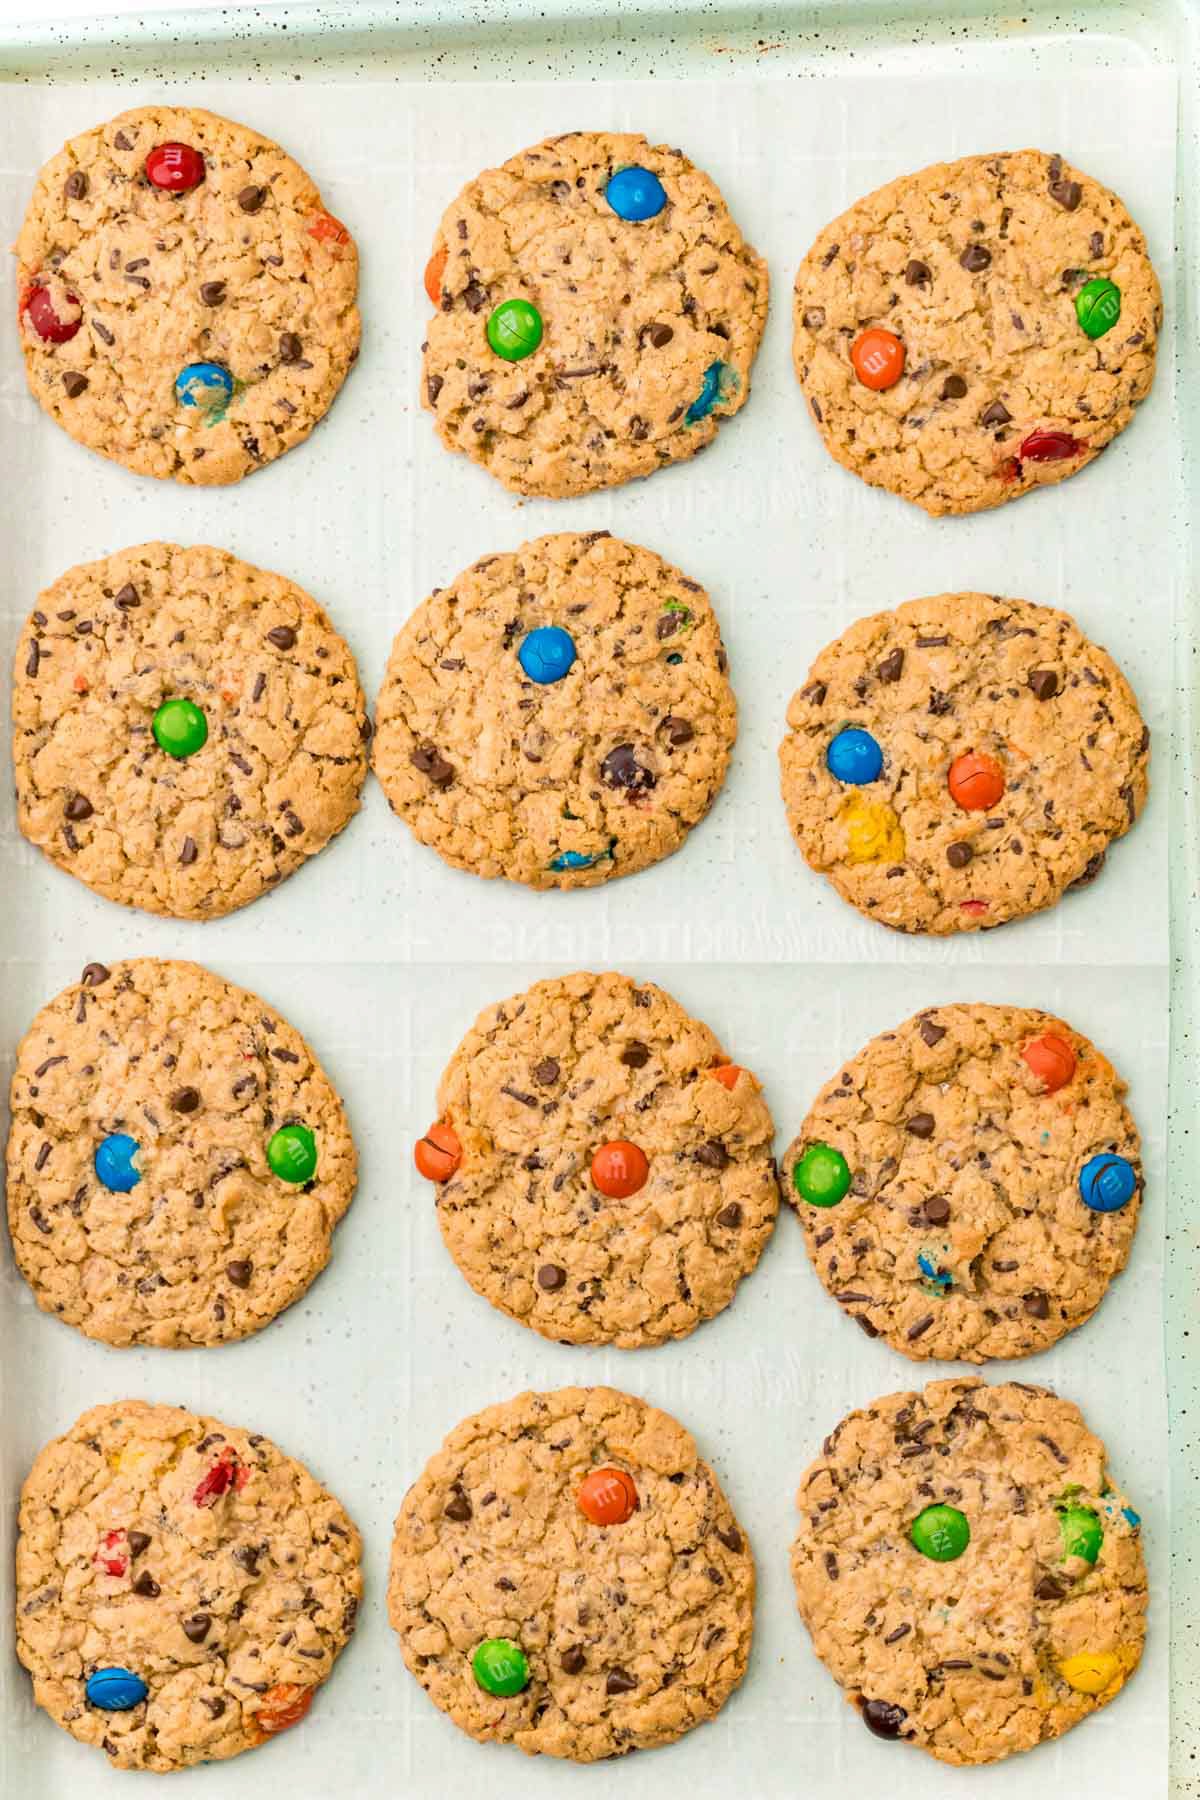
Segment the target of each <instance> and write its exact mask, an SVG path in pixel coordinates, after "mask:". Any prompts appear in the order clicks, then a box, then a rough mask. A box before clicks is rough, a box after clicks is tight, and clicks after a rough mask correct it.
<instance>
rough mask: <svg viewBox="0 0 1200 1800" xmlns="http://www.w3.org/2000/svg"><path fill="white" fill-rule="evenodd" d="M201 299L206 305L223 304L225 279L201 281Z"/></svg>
mask: <svg viewBox="0 0 1200 1800" xmlns="http://www.w3.org/2000/svg"><path fill="white" fill-rule="evenodd" d="M200 300H201V303H202V304H203V305H204V306H221V305H223V304H224V300H225V283H224V282H223V281H202V282H201V283H200Z"/></svg>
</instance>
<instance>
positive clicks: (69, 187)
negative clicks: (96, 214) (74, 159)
mask: <svg viewBox="0 0 1200 1800" xmlns="http://www.w3.org/2000/svg"><path fill="white" fill-rule="evenodd" d="M87 191H88V178H87V176H86V175H85V174H84V172H83V170H82V169H72V170H71V173H70V174H69V175H68V176H67V179H66V180H65V181H64V182H63V193H64V194H65V195H66V197H67V199H68V200H82V199H83V197H84V195H85V194H86V193H87Z"/></svg>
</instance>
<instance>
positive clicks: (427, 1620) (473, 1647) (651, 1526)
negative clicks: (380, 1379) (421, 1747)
mask: <svg viewBox="0 0 1200 1800" xmlns="http://www.w3.org/2000/svg"><path fill="white" fill-rule="evenodd" d="M388 1616H389V1617H390V1619H391V1621H392V1624H393V1626H394V1627H395V1629H396V1633H397V1635H398V1636H399V1639H400V1647H401V1649H402V1651H403V1653H404V1660H405V1662H406V1663H407V1664H408V1667H409V1669H410V1670H411V1671H412V1673H413V1674H414V1675H415V1676H416V1678H417V1680H418V1681H419V1682H420V1683H421V1686H422V1687H423V1688H424V1689H425V1691H426V1693H427V1694H428V1695H429V1697H430V1699H431V1700H432V1701H433V1703H434V1705H435V1706H437V1707H439V1708H440V1709H441V1711H442V1712H445V1713H449V1715H450V1717H451V1718H452V1719H453V1720H454V1723H455V1724H456V1725H457V1726H459V1728H460V1729H461V1730H463V1731H466V1732H469V1733H470V1735H471V1736H472V1737H473V1738H477V1739H479V1740H480V1741H482V1742H499V1743H513V1744H516V1745H517V1746H518V1747H519V1748H520V1749H522V1750H524V1751H526V1752H527V1753H528V1754H530V1755H537V1754H539V1753H540V1754H543V1755H547V1756H561V1757H568V1758H570V1759H571V1760H572V1761H573V1762H593V1761H595V1760H596V1759H597V1758H599V1757H608V1756H623V1755H625V1754H626V1753H627V1752H628V1751H630V1750H647V1749H651V1748H653V1747H654V1746H655V1745H658V1744H669V1743H672V1742H673V1741H674V1740H675V1739H676V1738H679V1737H682V1736H683V1734H684V1732H686V1731H690V1730H691V1728H692V1727H693V1726H694V1725H699V1724H702V1723H703V1721H704V1720H705V1719H710V1718H712V1717H713V1716H714V1715H715V1714H716V1713H718V1712H719V1711H720V1709H721V1707H722V1706H723V1705H724V1704H725V1702H726V1700H727V1699H728V1698H729V1696H730V1694H731V1693H732V1692H733V1690H734V1688H735V1687H736V1686H737V1685H738V1683H739V1682H740V1681H741V1679H742V1676H743V1675H744V1673H745V1670H746V1662H747V1658H748V1657H749V1653H750V1639H751V1634H752V1631H753V1626H754V1561H753V1558H752V1556H751V1553H750V1548H749V1546H748V1544H747V1543H746V1539H745V1537H744V1535H743V1533H742V1530H741V1528H740V1526H739V1525H738V1523H737V1520H736V1519H735V1518H734V1516H733V1513H732V1511H731V1509H730V1506H729V1502H728V1501H727V1500H726V1498H725V1496H724V1494H723V1493H722V1492H721V1489H720V1487H719V1485H718V1483H717V1478H716V1476H715V1475H714V1474H713V1472H712V1470H711V1469H710V1468H709V1467H708V1465H707V1463H704V1462H702V1461H701V1460H700V1458H699V1456H698V1455H697V1453H696V1445H695V1443H694V1441H693V1439H692V1436H691V1433H690V1432H687V1431H685V1430H684V1428H683V1427H682V1425H679V1424H677V1423H676V1421H675V1420H674V1419H672V1418H669V1417H668V1416H667V1414H666V1413H662V1412H658V1411H657V1410H656V1409H655V1408H654V1407H652V1406H647V1405H646V1403H645V1402H644V1401H642V1400H635V1399H632V1398H631V1397H630V1396H629V1395H628V1394H622V1393H618V1392H616V1391H615V1390H614V1389H613V1388H603V1387H599V1388H560V1389H559V1390H558V1391H557V1392H556V1393H550V1394H521V1395H519V1396H518V1397H517V1398H516V1399H515V1400H509V1401H507V1402H505V1403H504V1404H502V1405H500V1406H490V1407H488V1408H487V1410H486V1411H485V1412H481V1413H477V1414H476V1415H475V1417H474V1418H471V1419H466V1420H464V1422H463V1423H462V1424H461V1425H459V1426H458V1427H456V1429H455V1430H454V1431H452V1432H451V1433H450V1436H449V1437H448V1438H447V1439H446V1441H445V1443H444V1444H443V1446H442V1448H441V1450H440V1451H439V1452H438V1453H437V1455H436V1456H434V1457H433V1458H432V1460H431V1461H430V1462H429V1464H428V1465H427V1467H426V1469H425V1471H424V1473H423V1474H422V1475H421V1477H420V1478H419V1480H418V1481H417V1482H416V1483H415V1484H414V1486H413V1487H411V1488H410V1489H409V1491H408V1493H407V1495H406V1496H405V1500H404V1504H403V1506H402V1507H401V1509H400V1515H399V1517H398V1518H397V1520H396V1535H395V1539H394V1542H393V1545H392V1566H391V1579H390V1581H389V1583H388Z"/></svg>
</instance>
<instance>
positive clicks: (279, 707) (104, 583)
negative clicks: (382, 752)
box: [13, 544, 367, 919]
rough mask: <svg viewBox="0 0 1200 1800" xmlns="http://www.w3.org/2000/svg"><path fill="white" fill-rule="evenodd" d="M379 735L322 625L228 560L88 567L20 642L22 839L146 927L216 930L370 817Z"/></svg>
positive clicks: (296, 600)
mask: <svg viewBox="0 0 1200 1800" xmlns="http://www.w3.org/2000/svg"><path fill="white" fill-rule="evenodd" d="M366 732H367V722H366V705H365V702H364V700H363V695H362V690H361V689H360V687H359V685H358V675H357V673H356V671H355V667H354V658H353V657H352V656H351V654H350V651H349V649H348V648H347V646H346V645H345V643H344V642H343V641H342V639H341V638H340V637H339V636H338V635H337V633H336V632H335V631H334V629H333V627H332V625H331V624H330V623H329V620H328V619H327V618H326V617H325V614H324V613H323V612H322V611H321V609H320V607H319V606H317V605H316V603H315V602H314V601H313V600H312V599H310V597H309V596H308V595H307V594H306V593H305V592H304V590H303V589H302V588H298V587H296V586H294V585H293V583H292V582H290V581H287V580H285V579H284V577H283V576H282V575H271V574H268V573H266V572H265V571H264V570H262V569H254V568H251V567H250V565H249V564H248V563H243V562H239V561H238V560H237V558H236V557H233V556H230V555H229V554H228V553H227V552H226V551H224V550H213V549H209V548H207V547H204V548H200V549H193V550H184V549H181V548H180V547H179V545H177V544H141V545H139V546H138V547H137V548H136V549H132V550H122V551H118V552H117V553H116V554H115V555H113V556H108V557H105V558H104V559H103V560H102V561H100V562H95V563H84V564H83V565H81V566H80V567H79V568H76V569H72V570H70V572H69V573H68V574H66V575H64V576H62V577H61V578H60V579H59V580H58V581H56V582H55V583H54V585H53V586H52V587H49V588H47V589H46V590H45V592H44V593H42V594H41V595H39V597H38V604H37V608H36V610H35V611H34V613H33V614H32V616H31V618H30V619H29V621H28V623H27V624H26V627H25V629H24V631H23V632H22V633H21V635H20V638H19V640H18V645H17V656H16V663H15V667H14V675H13V765H14V770H15V774H16V787H17V815H18V820H19V823H20V826H21V830H22V831H23V832H24V833H25V836H26V837H27V838H28V839H29V841H30V843H33V844H36V845H37V846H38V848H39V849H40V850H44V851H45V853H46V855H47V856H48V857H49V858H50V860H51V861H52V862H54V863H57V864H58V866H59V867H60V868H62V869H66V870H67V872H68V873H69V874H71V875H75V876H78V878H79V880H80V881H83V882H86V883H87V885H88V887H91V888H94V889H95V890H96V892H97V893H99V894H103V895H104V896H105V898H106V899H108V900H118V901H121V902H122V903H123V904H124V905H127V906H140V907H144V908H145V909H146V910H147V911H148V912H157V913H169V914H171V915H172V916H173V917H175V918H182V919H215V918H219V917H220V916H221V914H222V913H227V912H232V911H233V909H234V908H235V907H238V906H244V905H245V904H246V902H247V901H249V900H253V899H255V898H256V897H257V896H258V895H259V894H261V893H262V892H263V891H264V890H265V889H267V888H270V887H273V886H274V885H275V884H276V883H277V882H279V881H281V880H282V879H283V878H284V877H285V876H287V875H290V874H292V873H293V871H294V870H296V869H298V868H299V867H300V866H301V864H302V863H303V862H305V861H306V860H307V859H308V857H310V856H312V855H313V854H315V852H316V851H318V850H320V849H322V848H323V847H324V846H325V845H326V844H327V843H328V842H329V840H330V838H332V837H333V836H334V835H335V834H336V833H337V832H339V831H340V830H341V829H342V827H343V826H344V825H345V824H346V822H347V820H348V819H350V818H352V817H353V815H354V813H355V812H356V811H357V810H358V804H359V790H360V789H361V787H362V784H363V780H364V777H365V775H366V744H365V737H366Z"/></svg>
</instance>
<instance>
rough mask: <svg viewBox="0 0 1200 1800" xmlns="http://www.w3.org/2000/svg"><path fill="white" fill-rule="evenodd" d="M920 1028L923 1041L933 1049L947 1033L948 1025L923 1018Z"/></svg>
mask: <svg viewBox="0 0 1200 1800" xmlns="http://www.w3.org/2000/svg"><path fill="white" fill-rule="evenodd" d="M919 1029H920V1032H921V1037H922V1039H923V1041H924V1042H925V1043H926V1044H928V1046H929V1048H930V1049H931V1050H932V1049H933V1047H934V1045H935V1044H940V1043H941V1041H942V1039H943V1038H944V1037H945V1035H946V1027H945V1026H944V1025H935V1024H934V1022H933V1020H932V1019H922V1020H921V1024H920V1028H919Z"/></svg>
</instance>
